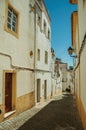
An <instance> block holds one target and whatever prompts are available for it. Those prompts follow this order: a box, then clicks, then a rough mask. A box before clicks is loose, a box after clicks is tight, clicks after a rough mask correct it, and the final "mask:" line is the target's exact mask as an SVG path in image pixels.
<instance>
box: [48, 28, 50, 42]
mask: <svg viewBox="0 0 86 130" xmlns="http://www.w3.org/2000/svg"><path fill="white" fill-rule="evenodd" d="M48 39H49V40H50V31H49V29H48Z"/></svg>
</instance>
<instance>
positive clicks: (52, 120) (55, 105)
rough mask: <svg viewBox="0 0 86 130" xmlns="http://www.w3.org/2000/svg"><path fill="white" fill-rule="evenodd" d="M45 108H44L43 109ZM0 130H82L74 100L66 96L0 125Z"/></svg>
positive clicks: (55, 98)
mask: <svg viewBox="0 0 86 130" xmlns="http://www.w3.org/2000/svg"><path fill="white" fill-rule="evenodd" d="M44 106H45V107H44ZM0 130H84V129H83V127H82V123H81V120H80V118H79V115H78V110H77V107H76V103H75V98H74V97H73V96H72V95H69V94H66V95H64V96H62V98H61V97H54V99H53V100H51V101H50V102H45V103H44V104H40V105H37V106H36V107H33V108H32V109H31V110H28V111H26V112H24V113H22V114H20V115H19V116H17V117H15V118H11V119H10V120H7V121H5V122H3V123H1V124H0Z"/></svg>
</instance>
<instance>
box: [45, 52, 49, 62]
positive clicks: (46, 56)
mask: <svg viewBox="0 0 86 130" xmlns="http://www.w3.org/2000/svg"><path fill="white" fill-rule="evenodd" d="M45 64H48V52H47V51H45Z"/></svg>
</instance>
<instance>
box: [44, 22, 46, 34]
mask: <svg viewBox="0 0 86 130" xmlns="http://www.w3.org/2000/svg"><path fill="white" fill-rule="evenodd" d="M44 33H45V34H46V22H45V21H44Z"/></svg>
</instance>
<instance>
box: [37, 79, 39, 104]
mask: <svg viewBox="0 0 86 130" xmlns="http://www.w3.org/2000/svg"><path fill="white" fill-rule="evenodd" d="M38 102H40V79H37V103H38Z"/></svg>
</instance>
